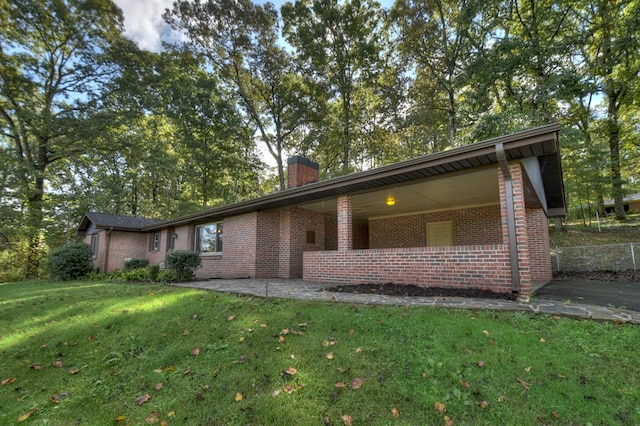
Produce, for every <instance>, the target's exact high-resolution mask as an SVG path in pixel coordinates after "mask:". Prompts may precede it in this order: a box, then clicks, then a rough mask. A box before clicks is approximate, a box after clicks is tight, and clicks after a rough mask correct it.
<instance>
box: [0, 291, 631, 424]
mask: <svg viewBox="0 0 640 426" xmlns="http://www.w3.org/2000/svg"><path fill="white" fill-rule="evenodd" d="M2 301H3V303H2V304H0V335H2V336H3V338H2V339H1V340H0V353H2V362H3V364H2V371H3V374H4V375H3V376H2V377H0V380H2V381H3V383H6V384H3V385H0V406H2V410H0V424H7V425H8V424H15V423H16V422H17V420H18V418H19V417H21V416H23V415H25V414H27V413H30V412H31V416H30V418H29V419H28V421H25V422H23V423H30V424H68V423H69V419H73V421H74V422H75V421H76V420H77V419H78V418H81V419H82V423H83V424H84V423H86V424H106V423H111V424H114V423H116V422H118V423H127V424H128V423H131V424H136V425H138V424H141V425H142V424H147V423H151V422H153V421H155V422H156V424H160V422H162V421H163V420H166V422H168V423H169V424H173V423H174V422H176V423H179V424H188V425H191V424H193V425H205V424H225V425H250V424H269V425H270V424H278V425H280V424H287V425H289V424H291V425H313V424H322V422H323V420H325V419H326V420H325V423H328V422H331V424H334V425H335V424H343V423H344V422H343V421H342V416H343V415H348V416H351V417H352V418H353V424H367V425H389V424H398V425H400V424H402V425H423V424H427V425H443V424H446V422H445V420H444V416H445V415H446V416H448V417H449V418H450V421H451V422H453V424H454V425H461V426H466V425H503V424H506V425H513V424H518V425H539V424H567V425H569V424H581V425H586V424H593V425H609V424H621V425H622V424H639V423H640V410H638V407H639V406H640V392H639V390H638V383H639V382H640V362H639V361H638V357H637V342H638V341H639V340H640V328H639V327H638V326H637V325H632V324H617V323H613V322H599V321H592V320H575V319H569V318H559V317H553V316H551V315H541V314H533V313H524V312H518V313H510V312H493V311H468V310H463V309H450V310H447V309H437V308H431V307H394V306H373V305H369V306H365V305H353V304H341V303H323V302H317V303H316V302H309V301H295V300H278V299H269V300H262V299H259V298H248V297H241V296H234V295H229V294H223V293H218V292H211V291H201V290H195V289H184V288H176V287H168V286H162V285H148V286H139V285H127V284H116V283H112V282H109V283H101V282H97V281H90V282H74V283H46V282H26V283H17V284H6V285H3V286H2ZM55 318H64V321H60V320H57V321H54V320H52V319H55ZM34 336H35V337H34ZM399 348H400V349H399ZM329 354H331V355H329ZM293 369H295V370H293ZM287 372H288V373H287ZM12 379H15V381H13V380H12ZM356 379H359V380H356ZM5 380H7V381H6V382H5ZM10 382H11V383H10ZM34 389H35V390H38V391H37V392H34V391H33V390H34ZM238 394H240V395H241V396H242V398H240V397H239V396H238ZM144 395H149V396H150V399H148V398H144ZM138 401H139V402H138ZM436 403H440V404H442V405H443V406H445V407H446V412H445V413H439V412H438V411H437V409H436ZM213 406H214V407H215V409H212V407H213ZM35 407H37V408H38V410H33V409H34V408H35ZM394 408H395V409H396V411H395V412H394V411H393V409H394ZM32 410H33V412H32ZM153 413H156V414H153ZM394 413H396V414H394ZM395 415H397V416H398V418H397V419H396V418H394V416H395Z"/></svg>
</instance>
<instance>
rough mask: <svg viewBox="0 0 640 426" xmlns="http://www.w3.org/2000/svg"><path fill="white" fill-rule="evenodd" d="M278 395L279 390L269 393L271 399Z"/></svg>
mask: <svg viewBox="0 0 640 426" xmlns="http://www.w3.org/2000/svg"><path fill="white" fill-rule="evenodd" d="M278 395H280V390H279V389H276V390H274V391H273V392H271V396H272V397H274V398H275V397H276V396H278Z"/></svg>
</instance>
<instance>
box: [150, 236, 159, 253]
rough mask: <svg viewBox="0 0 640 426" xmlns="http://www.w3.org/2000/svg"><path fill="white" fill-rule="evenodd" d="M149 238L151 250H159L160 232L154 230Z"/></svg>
mask: <svg viewBox="0 0 640 426" xmlns="http://www.w3.org/2000/svg"><path fill="white" fill-rule="evenodd" d="M151 238H152V240H151V247H150V249H151V251H160V233H159V232H154V233H153V235H152V237H151Z"/></svg>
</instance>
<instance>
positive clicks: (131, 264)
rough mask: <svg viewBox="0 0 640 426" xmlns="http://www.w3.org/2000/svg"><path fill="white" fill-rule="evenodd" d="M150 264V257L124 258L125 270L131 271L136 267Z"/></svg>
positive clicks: (139, 267) (144, 266)
mask: <svg viewBox="0 0 640 426" xmlns="http://www.w3.org/2000/svg"><path fill="white" fill-rule="evenodd" d="M147 266H149V259H136V258H129V259H125V260H124V270H125V271H131V270H134V269H142V268H146V267H147Z"/></svg>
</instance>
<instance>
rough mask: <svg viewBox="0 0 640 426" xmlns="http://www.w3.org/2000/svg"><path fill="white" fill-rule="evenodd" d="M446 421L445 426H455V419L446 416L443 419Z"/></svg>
mask: <svg viewBox="0 0 640 426" xmlns="http://www.w3.org/2000/svg"><path fill="white" fill-rule="evenodd" d="M442 419H443V420H444V426H453V419H452V418H451V417H449V416H444V417H443V418H442Z"/></svg>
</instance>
